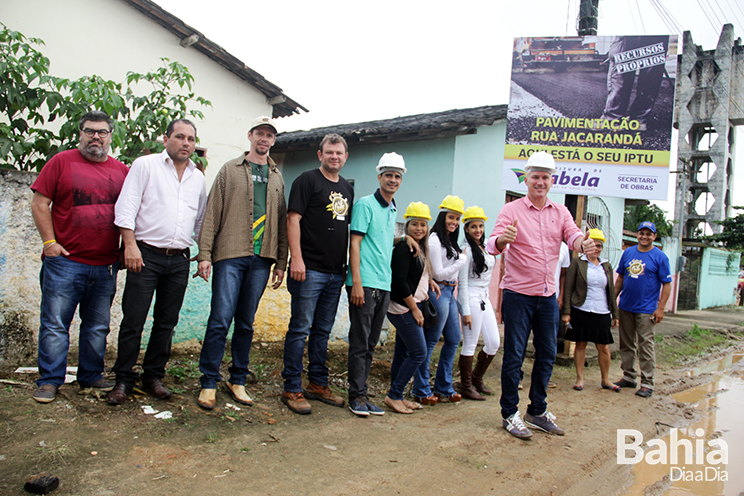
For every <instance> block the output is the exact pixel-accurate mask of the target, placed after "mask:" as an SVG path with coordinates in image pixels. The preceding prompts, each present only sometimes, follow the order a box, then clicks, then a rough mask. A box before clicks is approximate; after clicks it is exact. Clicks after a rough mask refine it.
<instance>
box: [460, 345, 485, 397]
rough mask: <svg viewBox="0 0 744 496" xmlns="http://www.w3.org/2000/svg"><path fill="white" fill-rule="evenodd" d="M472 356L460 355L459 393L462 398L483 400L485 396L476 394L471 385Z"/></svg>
mask: <svg viewBox="0 0 744 496" xmlns="http://www.w3.org/2000/svg"><path fill="white" fill-rule="evenodd" d="M472 374H473V357H472V356H462V355H460V384H461V386H460V394H461V395H462V397H463V398H467V399H469V400H476V401H484V400H485V399H486V397H485V396H481V395H480V394H478V391H476V390H475V388H474V387H473V382H472Z"/></svg>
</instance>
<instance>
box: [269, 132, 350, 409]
mask: <svg viewBox="0 0 744 496" xmlns="http://www.w3.org/2000/svg"><path fill="white" fill-rule="evenodd" d="M348 157H349V151H348V147H347V145H346V140H344V138H342V137H341V136H339V135H338V134H328V135H326V136H325V137H324V138H323V140H322V141H321V142H320V150H319V151H318V159H319V160H320V167H319V168H318V169H313V170H310V171H307V172H303V173H302V174H301V175H300V176H299V177H298V178H297V179H296V180H295V182H294V183H293V184H292V190H291V191H290V193H289V205H288V206H287V210H288V214H287V236H288V238H289V250H290V253H291V258H290V264H289V277H288V278H287V289H288V290H289V292H290V294H291V295H292V316H291V318H290V320H289V329H288V330H287V336H286V338H285V341H284V370H282V377H283V378H284V394H283V395H282V403H284V404H285V405H287V407H288V408H289V409H290V410H292V411H293V412H295V413H299V414H302V415H307V414H309V413H312V407H311V406H310V403H308V402H307V400H306V398H307V399H311V400H318V401H322V402H323V403H327V404H329V405H333V406H338V407H343V406H344V400H343V399H342V398H340V397H338V396H336V395H335V394H333V392H331V390H330V388H329V387H328V367H327V366H326V358H327V356H328V338H329V336H330V334H331V328H332V327H333V321H334V320H335V318H336V310H337V308H338V301H339V298H340V296H341V288H342V287H343V284H344V277H345V269H346V253H347V245H348V239H349V219H350V216H351V205H352V204H353V202H354V188H353V187H352V185H351V184H350V183H349V182H348V181H347V180H346V179H344V178H343V177H341V176H340V175H339V172H340V171H341V168H342V167H343V166H344V163H345V162H346V159H347V158H348ZM306 338H308V339H307V341H308V353H307V354H308V358H309V364H308V373H307V375H308V384H307V386H306V387H305V389H304V390H303V388H302V355H303V351H304V349H305V339H306Z"/></svg>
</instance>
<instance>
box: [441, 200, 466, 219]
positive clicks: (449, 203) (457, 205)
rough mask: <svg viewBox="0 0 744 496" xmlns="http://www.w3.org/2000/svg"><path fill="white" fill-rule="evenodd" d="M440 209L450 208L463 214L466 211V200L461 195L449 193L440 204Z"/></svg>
mask: <svg viewBox="0 0 744 496" xmlns="http://www.w3.org/2000/svg"><path fill="white" fill-rule="evenodd" d="M439 210H450V211H452V212H455V213H458V214H460V215H462V214H463V213H465V202H464V201H462V200H461V199H460V197H459V196H452V195H447V196H446V197H445V198H444V200H442V204H441V205H439Z"/></svg>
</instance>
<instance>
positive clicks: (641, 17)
mask: <svg viewBox="0 0 744 496" xmlns="http://www.w3.org/2000/svg"><path fill="white" fill-rule="evenodd" d="M636 8H637V9H638V18H639V19H640V20H641V27H642V28H643V34H646V25H645V24H643V14H641V6H640V5H638V0H636Z"/></svg>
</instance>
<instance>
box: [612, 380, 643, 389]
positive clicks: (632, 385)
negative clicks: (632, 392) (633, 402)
mask: <svg viewBox="0 0 744 496" xmlns="http://www.w3.org/2000/svg"><path fill="white" fill-rule="evenodd" d="M613 384H614V385H615V386H620V387H621V388H623V387H626V388H635V387H637V386H638V384H636V383H635V382H633V381H626V380H625V379H620V380H619V381H617V382H613Z"/></svg>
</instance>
